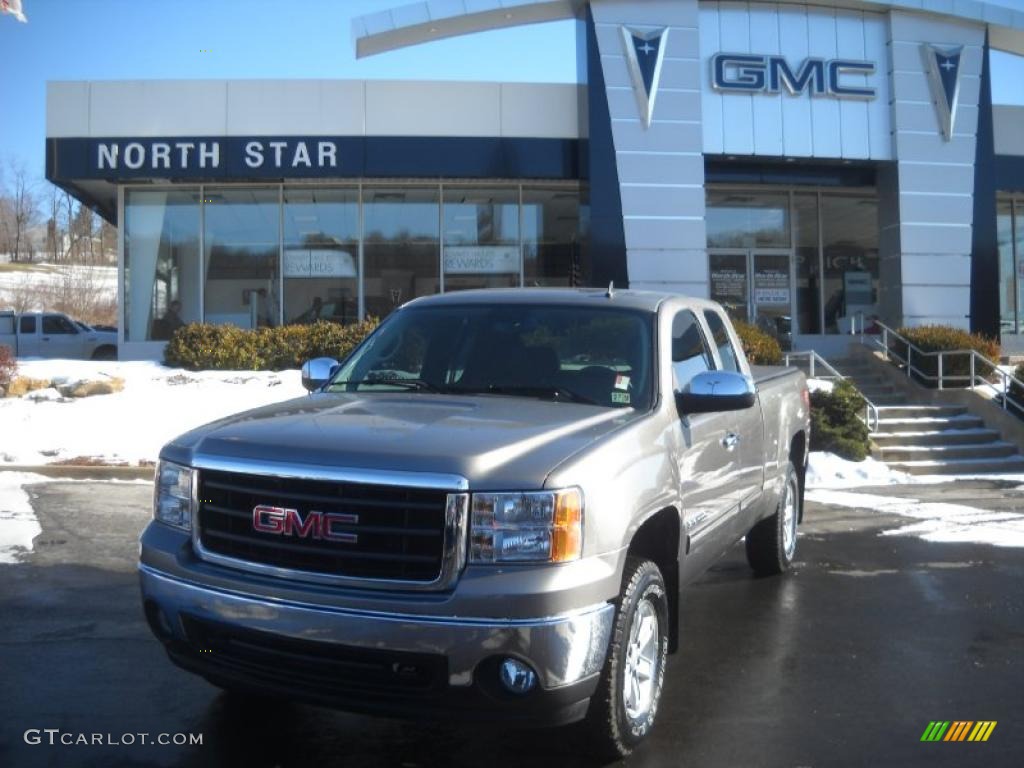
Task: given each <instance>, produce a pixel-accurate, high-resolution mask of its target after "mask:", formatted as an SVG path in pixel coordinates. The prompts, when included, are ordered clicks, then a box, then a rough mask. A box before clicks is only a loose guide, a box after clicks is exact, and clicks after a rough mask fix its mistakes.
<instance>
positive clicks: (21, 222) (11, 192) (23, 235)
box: [4, 159, 40, 261]
mask: <svg viewBox="0 0 1024 768" xmlns="http://www.w3.org/2000/svg"><path fill="white" fill-rule="evenodd" d="M7 168H8V176H9V181H8V182H7V184H8V185H9V186H7V188H6V189H5V191H4V197H6V198H7V199H8V204H9V208H10V212H9V216H8V217H7V218H8V219H9V222H8V224H7V229H8V233H7V236H8V238H9V248H10V253H11V261H20V260H21V254H22V253H23V252H24V253H25V254H26V256H28V260H29V261H31V260H32V255H33V246H32V243H31V242H30V241H29V238H28V237H27V234H28V230H29V229H30V228H32V227H33V226H35V225H36V224H37V223H38V222H39V218H40V217H39V197H38V195H37V193H36V190H35V185H34V184H33V182H32V181H30V179H29V175H28V171H27V170H25V164H24V163H22V162H19V161H17V160H13V159H12V160H8V161H7Z"/></svg>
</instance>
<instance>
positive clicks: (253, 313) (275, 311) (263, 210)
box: [203, 187, 281, 328]
mask: <svg viewBox="0 0 1024 768" xmlns="http://www.w3.org/2000/svg"><path fill="white" fill-rule="evenodd" d="M203 205H204V221H205V227H204V230H203V235H204V241H203V243H204V249H205V251H206V253H205V256H206V262H205V263H206V289H205V302H204V303H205V314H204V318H205V320H206V322H207V323H213V324H225V323H227V324H231V325H237V326H238V327H239V328H257V327H260V326H274V325H278V324H279V323H280V316H281V300H280V285H279V279H278V275H279V270H278V262H279V258H278V257H279V255H280V248H281V243H280V226H281V217H280V213H281V209H280V189H276V188H269V189H268V188H254V189H244V188H237V187H233V188H227V187H222V188H214V187H207V188H206V189H205V190H204V192H203Z"/></svg>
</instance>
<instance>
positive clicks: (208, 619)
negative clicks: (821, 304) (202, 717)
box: [139, 289, 809, 755]
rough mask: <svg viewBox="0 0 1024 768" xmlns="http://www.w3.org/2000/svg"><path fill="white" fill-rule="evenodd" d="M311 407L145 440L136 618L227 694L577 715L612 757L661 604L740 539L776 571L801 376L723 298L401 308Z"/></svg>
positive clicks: (538, 720)
mask: <svg viewBox="0 0 1024 768" xmlns="http://www.w3.org/2000/svg"><path fill="white" fill-rule="evenodd" d="M303 375H304V383H306V385H307V388H308V389H310V390H311V394H310V395H309V396H308V397H304V398H301V399H298V400H292V401H289V402H285V403H281V404H278V405H274V406H268V407H265V408H261V409H258V410H255V411H250V412H248V413H243V414H239V415H237V416H232V417H230V418H226V419H223V420H221V421H218V422H215V423H213V424H210V425H208V426H205V427H202V428H199V429H196V430H193V431H192V432H189V433H187V434H185V435H182V436H181V437H179V438H177V439H176V440H174V441H172V442H171V443H169V444H168V445H167V446H165V447H164V449H163V451H162V452H161V461H160V463H159V466H158V468H157V475H156V488H155V496H154V506H155V513H154V521H153V522H152V523H151V524H150V525H149V526H148V527H147V528H146V530H145V532H144V533H143V535H142V541H141V554H140V564H139V570H140V575H141V582H142V596H143V602H144V606H145V613H146V616H147V618H148V620H149V623H150V626H151V628H152V630H153V632H154V633H155V634H156V636H157V637H158V638H159V639H160V640H161V641H163V643H164V644H165V646H166V648H167V651H168V653H169V655H170V657H171V659H172V660H173V661H174V662H175V663H176V664H178V665H180V666H182V667H184V668H185V669H188V670H191V671H193V672H196V673H198V674H200V675H203V676H204V677H206V678H207V679H209V680H210V681H211V682H213V683H215V684H217V685H219V686H222V687H224V688H227V689H238V690H243V691H258V692H261V693H263V694H270V695H275V696H281V697H288V698H301V699H305V700H308V701H313V702H319V703H323V704H329V705H332V706H336V707H340V708H344V709H349V710H353V711H360V712H368V713H381V714H397V715H406V716H437V715H441V714H446V715H447V716H449V717H451V716H453V715H454V716H456V717H459V718H465V719H469V718H488V719H491V720H495V721H498V722H501V723H507V724H538V725H553V724H565V723H570V722H574V721H577V720H586V723H587V725H586V727H587V728H589V729H591V730H592V735H593V737H592V739H591V740H590V742H589V743H590V744H592V745H594V746H596V747H597V748H598V749H599V750H600V751H601V752H603V753H605V754H610V755H624V754H627V753H629V752H630V751H631V750H632V749H633V747H634V746H635V745H637V744H638V743H639V742H640V741H641V740H642V739H643V738H644V736H645V735H646V734H647V733H648V731H649V730H650V728H651V726H652V724H653V723H654V720H655V716H656V714H657V710H658V703H659V699H660V696H661V692H662V685H663V681H664V675H665V665H666V659H667V655H668V654H669V653H671V652H672V651H674V650H675V649H676V647H677V645H678V638H679V633H680V631H681V630H680V626H679V593H680V589H681V588H682V586H683V585H685V584H686V583H688V582H690V581H692V580H693V579H694V578H696V577H697V576H699V575H700V574H701V573H702V572H703V571H704V570H705V569H706V568H707V567H708V566H709V565H710V564H711V563H713V562H714V561H715V560H716V559H717V558H718V557H719V556H720V555H722V553H723V552H724V551H725V550H726V549H727V548H728V547H730V546H731V545H732V544H734V543H735V542H736V541H738V540H739V539H740V538H741V537H743V536H746V552H747V557H748V560H749V562H750V565H751V566H752V567H753V569H754V570H755V571H757V572H760V573H779V572H782V571H784V570H785V569H786V568H787V567H788V566H789V564H790V563H791V562H792V560H793V555H794V551H795V547H796V531H797V524H798V522H799V519H800V516H801V512H802V508H803V505H802V498H803V478H804V472H805V467H806V460H807V445H808V437H809V403H808V397H807V388H806V383H805V381H804V377H803V374H801V373H799V372H798V371H796V370H793V369H783V368H764V369H751V368H750V366H749V365H748V363H747V361H746V358H745V357H744V355H743V351H742V349H741V347H740V345H739V343H738V339H737V337H736V334H735V332H734V331H733V329H732V327H731V324H730V323H729V320H728V318H727V317H726V315H725V314H724V312H723V311H722V309H721V307H719V306H718V305H717V304H714V303H711V302H708V301H701V300H697V299H690V298H685V297H681V296H678V295H670V294H658V293H645V292H630V291H620V292H614V291H612V290H610V289H609V291H607V292H605V291H596V290H562V289H525V290H523V289H514V290H492V291H466V292H458V293H448V294H444V295H439V296H432V297H429V298H422V299H417V300H415V301H413V302H410V303H409V304H406V305H405V306H403V307H401V308H400V309H398V310H396V311H395V312H394V313H392V314H391V316H390V317H388V318H387V320H386V321H385V322H384V323H382V324H381V326H380V327H379V328H378V329H377V330H376V331H375V332H374V333H373V334H372V335H371V336H370V337H369V338H367V339H366V341H364V342H363V343H362V344H361V345H360V346H359V347H358V348H357V349H356V350H355V351H353V352H352V353H351V354H350V355H349V356H348V357H347V358H346V359H345V360H344V361H343V362H342V363H341V364H340V365H339V364H337V363H335V361H333V360H329V359H326V358H320V359H317V360H313V361H310V362H309V363H307V364H306V366H305V367H304V368H303Z"/></svg>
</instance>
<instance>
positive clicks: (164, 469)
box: [153, 461, 192, 531]
mask: <svg viewBox="0 0 1024 768" xmlns="http://www.w3.org/2000/svg"><path fill="white" fill-rule="evenodd" d="M153 519H155V520H159V521H160V522H161V523H166V524H167V525H173V526H174V527H175V528H181V529H182V530H184V531H189V530H192V470H191V469H190V468H189V467H183V466H181V465H180V464H175V463H173V462H170V461H160V462H159V463H157V467H156V487H155V488H154V489H153Z"/></svg>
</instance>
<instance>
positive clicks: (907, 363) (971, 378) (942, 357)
mask: <svg viewBox="0 0 1024 768" xmlns="http://www.w3.org/2000/svg"><path fill="white" fill-rule="evenodd" d="M875 325H877V326H878V327H879V328H880V329H881V331H882V333H881V335H880V337H879V336H875V337H874V338H873V340H874V342H875V344H876V346H878V347H881V349H882V353H883V354H884V355H885V359H886V360H889V361H890V362H891V361H892V360H896V362H897V363H898V364H900V365H902V366H903V367H904V370H905V371H906V373H907V378H911V377H912V376H917V377H918V378H919V379H922V380H924V381H928V382H934V383H935V384H936V386H937V388H938V389H944V387H945V385H946V383H947V382H948V383H950V384H952V383H955V382H967V388H968V389H970V390H971V391H972V392H975V391H977V390H978V389H979V388H980V389H982V390H983V391H988V392H991V393H992V394H993V396H998V397H999V398H1000V401H1001V402H1000V404H1001V405H1002V408H1003V410H1004V411H1005V410H1009V408H1008V407H1007V406H1010V407H1012V408H1013V409H1014V410H1016V411H1017V413H1018V415H1024V403H1019V402H1017V401H1016V400H1014V399H1013V398H1012V397H1011V396H1010V387H1011V384H1016V385H1017V386H1018V387H1019V388H1020V389H1021V391H1024V381H1022V380H1021V379H1018V378H1017V377H1016V376H1014V375H1013V374H1012V373H1007V372H1006V371H1004V370H1003V369H1002V368H1000V367H999V364H998V363H996V362H995V361H993V360H990V359H989V358H987V357H985V356H984V355H983V354H981V353H980V352H978V351H977V350H975V349H949V350H939V351H936V352H925V351H924V350H923V349H921V348H920V347H918V346H917V345H916V344H914V343H913V342H912V341H911V340H910V339H908V338H907V337H906V336H904V335H902V334H901V333H899V332H898V331H895V330H893V329H892V328H890V327H889V326H888V325H886V324H885V323H883V322H882V321H880V320H875ZM890 337H892V338H895V339H898V340H899V341H901V342H902V343H903V344H905V345H906V347H907V354H906V357H903V356H901V355H900V354H899V353H898V352H896V351H895V350H893V349H892V347H891V346H890V343H889V339H890ZM955 355H967V359H968V361H969V362H968V367H969V369H970V371H969V373H966V374H964V373H945V372H944V371H945V370H948V367H947V366H946V359H947V358H948V357H952V356H955ZM926 357H934V358H937V361H936V372H935V373H934V374H931V373H928V372H926V371H924V370H922V369H921V368H920V367H919V366H917V365H915V364H914V361H915V360H917V359H922V358H926ZM979 362H980V363H981V364H982V365H981V366H979ZM979 367H980V368H981V370H990V371H991V372H992V373H993V374H996V375H998V376H999V378H1000V379H1001V380H1002V389H999V388H998V387H997V386H996V385H995V384H994V383H993V382H991V381H989V380H988V379H987V378H985V376H984V375H982V374H979V373H978V369H979Z"/></svg>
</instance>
